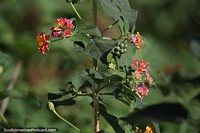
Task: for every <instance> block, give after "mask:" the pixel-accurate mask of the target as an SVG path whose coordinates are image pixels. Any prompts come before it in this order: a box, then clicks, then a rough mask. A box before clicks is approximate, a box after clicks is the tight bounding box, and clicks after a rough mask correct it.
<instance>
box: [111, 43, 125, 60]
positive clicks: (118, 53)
mask: <svg viewBox="0 0 200 133" xmlns="http://www.w3.org/2000/svg"><path fill="white" fill-rule="evenodd" d="M127 47H128V44H127V42H126V41H124V42H118V46H116V47H114V48H113V50H112V54H113V55H116V56H121V55H122V54H124V53H126V52H127Z"/></svg>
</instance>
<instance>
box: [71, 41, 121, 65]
mask: <svg viewBox="0 0 200 133" xmlns="http://www.w3.org/2000/svg"><path fill="white" fill-rule="evenodd" d="M116 45H117V42H116V41H113V40H105V39H90V43H89V44H88V45H87V47H86V48H83V47H81V46H79V45H74V49H75V50H76V51H79V52H82V53H85V54H86V55H89V56H91V57H93V58H95V59H97V60H100V61H102V63H104V64H107V61H106V58H107V54H108V53H109V52H110V50H111V49H112V48H113V47H114V46H116Z"/></svg>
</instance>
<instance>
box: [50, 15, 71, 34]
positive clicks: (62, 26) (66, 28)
mask: <svg viewBox="0 0 200 133" xmlns="http://www.w3.org/2000/svg"><path fill="white" fill-rule="evenodd" d="M55 22H56V23H57V24H58V25H57V26H55V27H54V26H53V27H52V28H51V31H52V32H51V35H52V36H54V37H63V38H65V37H67V36H68V35H71V34H72V29H74V27H75V26H74V25H73V24H72V21H71V20H70V19H66V18H59V19H57V20H56V21H55Z"/></svg>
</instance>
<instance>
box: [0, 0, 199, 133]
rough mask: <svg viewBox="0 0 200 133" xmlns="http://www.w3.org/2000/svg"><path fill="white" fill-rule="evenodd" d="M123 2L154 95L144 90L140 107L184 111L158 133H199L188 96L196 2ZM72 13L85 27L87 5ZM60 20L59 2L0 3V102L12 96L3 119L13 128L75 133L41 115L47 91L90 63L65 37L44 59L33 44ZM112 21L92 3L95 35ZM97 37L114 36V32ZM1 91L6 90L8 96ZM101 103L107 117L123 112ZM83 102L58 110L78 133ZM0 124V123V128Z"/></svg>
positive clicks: (194, 59) (85, 108)
mask: <svg viewBox="0 0 200 133" xmlns="http://www.w3.org/2000/svg"><path fill="white" fill-rule="evenodd" d="M130 3H131V6H132V8H133V9H135V10H138V19H137V22H136V30H135V31H139V32H140V34H141V35H142V36H143V38H144V41H145V47H144V48H143V49H142V50H141V51H140V52H137V53H136V58H139V59H144V60H146V61H149V62H150V67H151V75H152V77H154V79H155V81H156V82H157V86H158V89H157V90H150V94H149V96H148V97H146V98H145V99H144V102H145V104H146V105H151V104H155V103H161V102H172V103H173V102H178V103H181V104H183V105H185V107H186V108H187V109H188V110H189V112H190V113H189V118H188V121H184V122H182V123H179V124H176V123H168V122H159V124H160V129H161V133H188V132H190V133H198V132H200V131H199V128H197V127H200V106H199V105H200V102H199V97H197V98H194V97H195V96H197V95H198V94H199V93H200V86H199V84H200V80H199V79H200V78H199V77H200V62H199V59H200V41H199V40H200V11H199V5H200V1H198V0H190V1H188V0H182V1H180V0H173V1H172V0H165V1H159V0H151V1H149V0H143V1H141V0H135V1H133V0H130ZM75 7H76V8H77V10H78V11H79V12H80V14H81V16H82V17H83V19H84V20H85V21H86V23H88V24H89V23H91V24H92V10H91V8H92V5H91V0H83V1H82V2H81V3H80V4H77V5H75ZM60 17H66V18H72V17H75V18H76V15H75V13H74V12H73V10H72V8H71V7H70V5H69V4H67V3H66V1H65V0H59V1H58V0H56V1H55V0H20V1H17V0H1V1H0V93H1V96H0V97H1V104H2V99H3V98H4V97H5V96H6V95H9V96H10V97H11V98H10V100H9V103H8V107H7V108H6V112H5V117H6V119H7V120H8V122H9V123H11V125H12V127H27V128H29V127H45V128H46V127H47V128H48V127H49V128H57V129H59V131H58V132H59V133H64V132H67V133H68V132H69V133H73V132H76V131H74V129H72V128H71V127H69V126H68V125H66V124H65V123H64V122H62V121H61V120H60V119H58V118H57V117H56V116H54V114H53V113H51V112H50V111H49V110H48V109H47V106H46V105H47V102H48V100H47V93H48V92H55V93H56V92H58V91H59V88H60V87H62V86H64V85H65V83H67V82H68V80H69V78H73V74H74V73H78V72H79V71H80V70H82V69H83V68H88V67H91V59H90V58H88V57H87V56H83V55H82V54H80V53H77V52H75V51H73V46H72V43H71V42H70V41H68V40H67V39H66V40H62V41H58V42H55V43H53V44H51V45H50V50H49V51H47V52H46V54H45V55H42V54H41V53H38V52H37V43H36V41H35V36H36V35H37V33H38V32H41V31H45V32H46V33H48V34H50V28H51V27H52V26H53V25H54V24H55V23H54V21H55V20H56V19H57V18H60ZM111 23H112V20H111V19H110V18H107V17H105V16H104V14H103V12H102V10H101V7H100V5H99V6H98V27H99V29H100V30H101V31H102V30H103V29H104V28H106V27H107V26H109V25H110V24H111ZM104 36H109V37H118V36H119V31H118V29H117V26H114V27H113V29H111V30H109V31H107V32H105V33H104ZM194 43H195V44H194ZM16 69H18V70H19V74H17V75H16V71H18V70H16ZM15 80H16V82H15ZM74 80H75V79H74ZM77 83H78V81H77ZM12 85H13V86H12ZM8 88H11V89H12V90H10V91H8V94H7V89H8ZM105 99H106V101H108V105H109V111H110V112H112V113H113V114H115V115H118V116H123V115H124V114H127V113H128V112H129V111H130V109H129V108H128V107H126V106H125V105H123V104H121V103H119V102H113V101H112V100H111V99H110V98H105ZM90 101H91V99H90V98H85V97H84V98H79V99H78V100H77V104H76V105H75V106H68V107H58V108H57V110H58V112H59V113H60V114H61V115H62V116H63V117H65V118H66V119H67V120H69V121H70V122H72V123H74V124H75V125H76V126H77V127H79V128H80V129H81V130H82V131H83V133H91V132H93V116H92V111H93V110H92V108H91V107H90V105H89V103H90ZM101 124H102V125H101V127H102V129H105V130H107V131H110V132H114V131H113V129H112V128H111V127H110V126H109V125H108V124H107V123H106V121H105V120H103V119H102V120H101ZM4 126H5V125H4V124H3V122H2V121H1V122H0V128H1V129H2V128H3V127H4Z"/></svg>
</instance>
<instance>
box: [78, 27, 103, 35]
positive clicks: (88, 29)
mask: <svg viewBox="0 0 200 133" xmlns="http://www.w3.org/2000/svg"><path fill="white" fill-rule="evenodd" d="M79 32H80V33H83V34H86V35H89V36H97V37H99V36H101V32H100V31H99V29H98V28H97V27H91V26H89V27H86V28H84V29H81V30H80V31H79Z"/></svg>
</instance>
